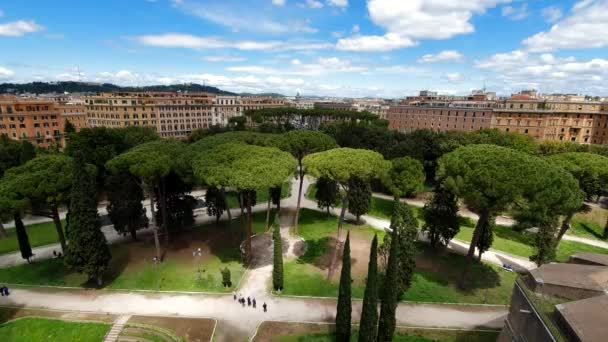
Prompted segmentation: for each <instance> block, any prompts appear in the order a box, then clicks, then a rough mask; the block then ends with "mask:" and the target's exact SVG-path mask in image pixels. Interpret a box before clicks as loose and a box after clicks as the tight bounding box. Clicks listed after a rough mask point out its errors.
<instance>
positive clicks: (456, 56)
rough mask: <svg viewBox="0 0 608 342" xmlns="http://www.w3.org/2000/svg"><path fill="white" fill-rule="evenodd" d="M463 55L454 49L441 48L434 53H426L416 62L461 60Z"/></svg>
mask: <svg viewBox="0 0 608 342" xmlns="http://www.w3.org/2000/svg"><path fill="white" fill-rule="evenodd" d="M463 57H464V56H463V55H462V54H461V53H460V52H458V51H455V50H443V51H441V52H439V53H438V54H436V55H433V54H427V55H424V56H422V57H420V58H419V59H418V63H437V62H447V61H452V62H459V61H462V59H463Z"/></svg>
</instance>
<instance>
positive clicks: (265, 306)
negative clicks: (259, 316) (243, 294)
mask: <svg viewBox="0 0 608 342" xmlns="http://www.w3.org/2000/svg"><path fill="white" fill-rule="evenodd" d="M262 307H263V308H264V312H266V311H268V309H267V308H268V306H267V305H266V302H264V305H262Z"/></svg>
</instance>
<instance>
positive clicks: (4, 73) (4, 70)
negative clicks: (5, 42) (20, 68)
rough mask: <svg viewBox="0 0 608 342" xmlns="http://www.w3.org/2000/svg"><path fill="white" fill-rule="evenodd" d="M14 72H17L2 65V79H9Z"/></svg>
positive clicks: (0, 74)
mask: <svg viewBox="0 0 608 342" xmlns="http://www.w3.org/2000/svg"><path fill="white" fill-rule="evenodd" d="M14 74H15V73H14V72H13V71H12V70H10V69H7V68H5V67H1V66H0V79H7V78H9V77H11V76H13V75H14Z"/></svg>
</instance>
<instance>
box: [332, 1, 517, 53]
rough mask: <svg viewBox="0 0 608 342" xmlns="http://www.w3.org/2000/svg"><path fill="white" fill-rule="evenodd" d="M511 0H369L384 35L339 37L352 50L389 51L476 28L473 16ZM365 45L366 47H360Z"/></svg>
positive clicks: (342, 43) (345, 48) (370, 15)
mask: <svg viewBox="0 0 608 342" xmlns="http://www.w3.org/2000/svg"><path fill="white" fill-rule="evenodd" d="M510 1H511V0H467V1H448V0H408V1H400V0H369V1H368V3H367V9H368V12H369V17H370V19H371V20H372V22H373V23H374V24H376V25H377V26H380V27H382V28H384V29H385V30H386V31H387V33H386V34H385V35H384V36H378V35H375V36H355V37H349V38H344V39H341V40H339V41H338V48H341V49H344V50H352V51H387V50H393V49H399V48H403V47H409V46H413V45H416V39H448V38H451V37H453V36H456V35H459V34H466V33H471V32H473V31H475V28H474V27H473V24H471V22H470V21H471V18H472V17H473V15H474V14H481V13H484V12H485V11H486V10H487V9H488V8H493V7H495V6H496V5H497V4H499V3H508V2H510ZM357 45H363V46H364V47H363V48H359V49H358V48H357Z"/></svg>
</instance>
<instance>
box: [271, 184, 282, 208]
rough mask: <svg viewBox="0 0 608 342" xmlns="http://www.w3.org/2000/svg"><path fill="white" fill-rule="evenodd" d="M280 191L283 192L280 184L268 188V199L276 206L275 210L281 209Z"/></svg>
mask: <svg viewBox="0 0 608 342" xmlns="http://www.w3.org/2000/svg"><path fill="white" fill-rule="evenodd" d="M282 193H283V187H282V186H275V187H273V188H270V199H271V201H272V204H273V205H275V206H276V207H277V210H281V196H282Z"/></svg>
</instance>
